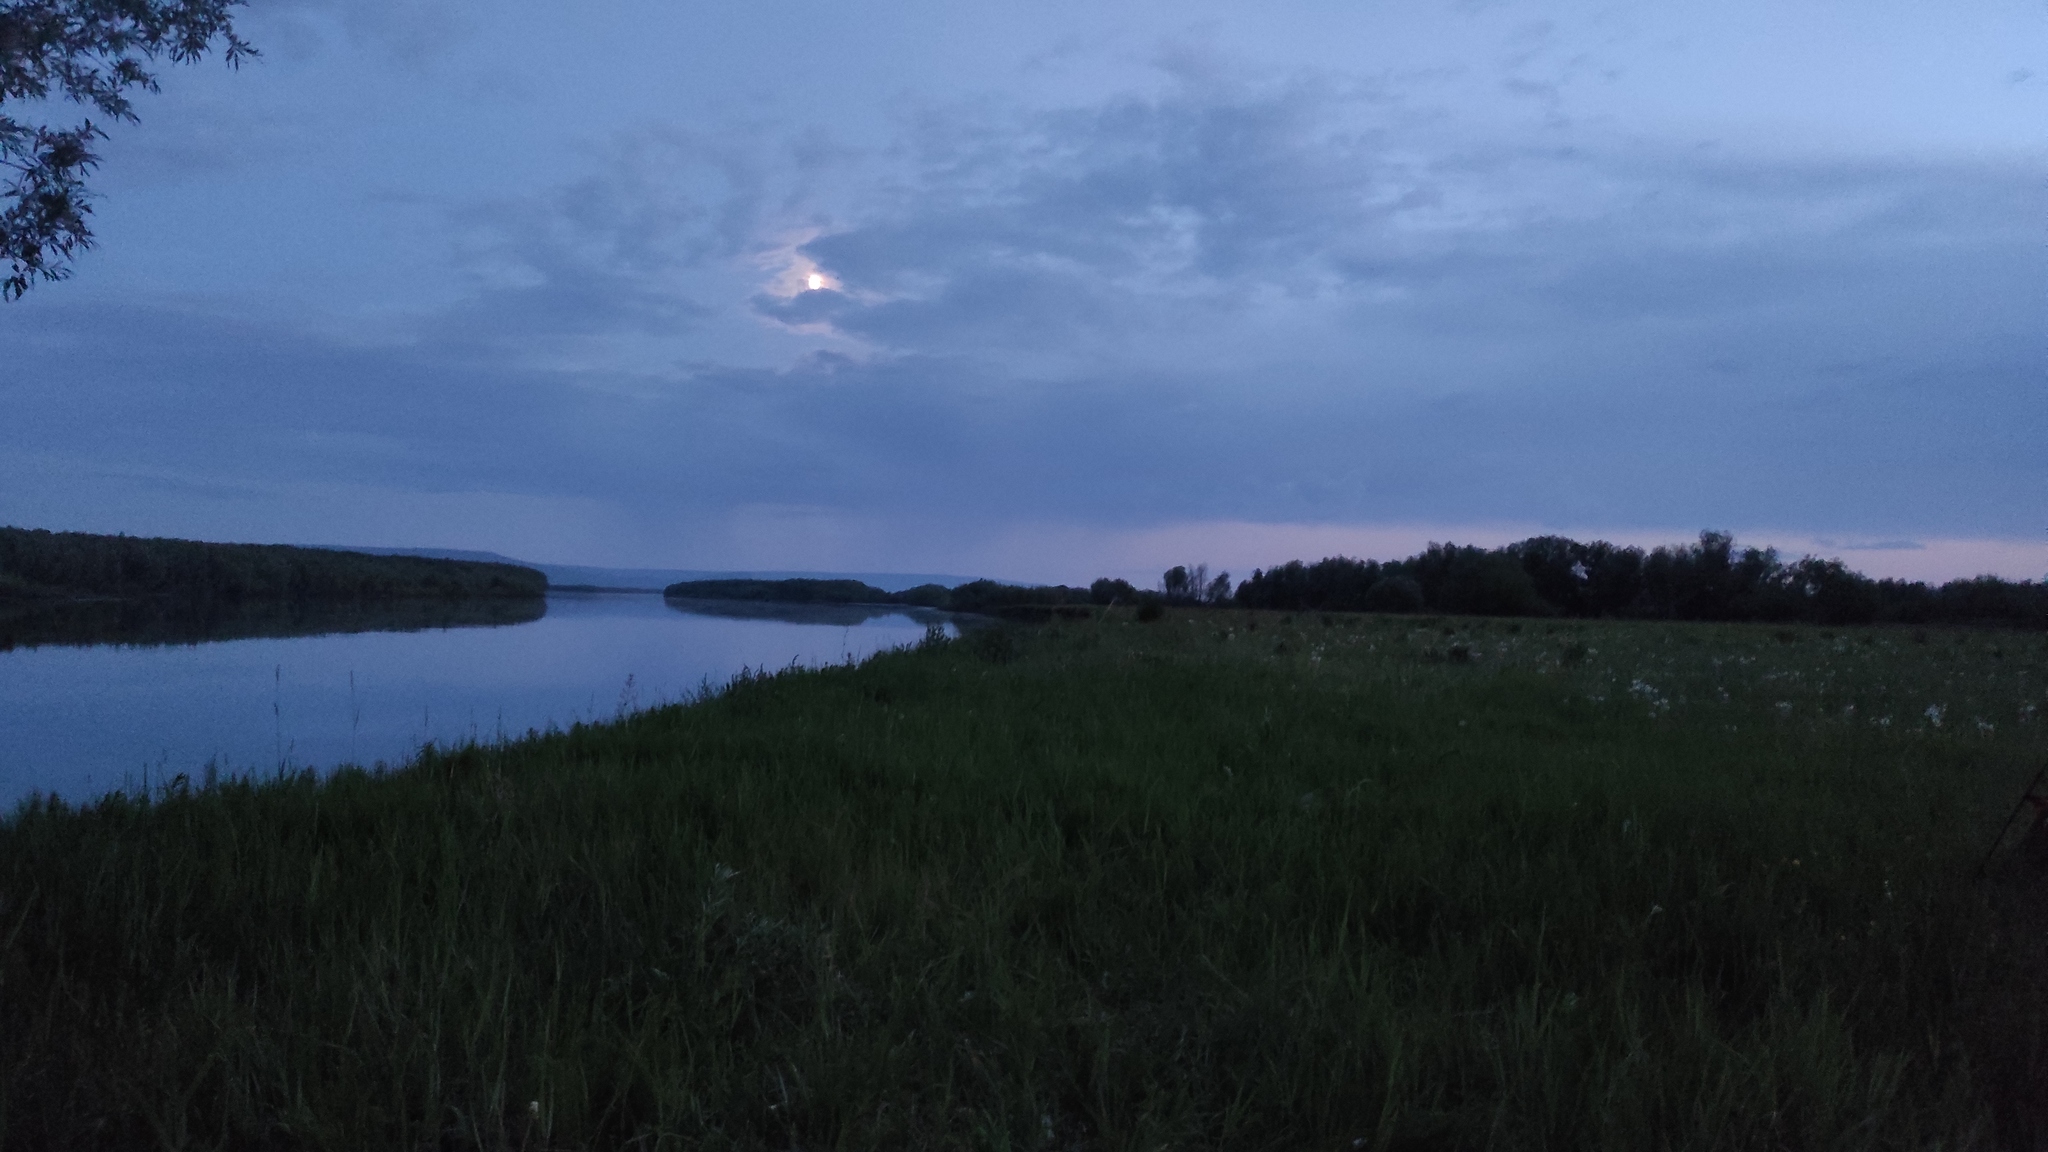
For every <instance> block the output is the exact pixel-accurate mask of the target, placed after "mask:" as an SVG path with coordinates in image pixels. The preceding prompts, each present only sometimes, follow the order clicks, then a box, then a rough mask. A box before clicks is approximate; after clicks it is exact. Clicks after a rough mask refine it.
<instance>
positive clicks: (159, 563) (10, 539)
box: [0, 528, 548, 609]
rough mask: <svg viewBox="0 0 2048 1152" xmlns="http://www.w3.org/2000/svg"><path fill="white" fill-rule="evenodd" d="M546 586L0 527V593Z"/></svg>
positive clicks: (59, 596) (482, 593)
mask: <svg viewBox="0 0 2048 1152" xmlns="http://www.w3.org/2000/svg"><path fill="white" fill-rule="evenodd" d="M547 587H548V581H547V577H546V576H544V575H542V574H541V573H539V572H536V571H534V570H533V569H531V568H521V567H519V566H517V565H513V564H486V563H477V562H474V561H467V560H429V559H425V558H423V557H418V556H370V555H366V554H364V553H361V552H342V551H338V550H334V549H328V548H295V547H291V546H288V545H283V544H208V543H203V542H200V541H197V540H169V539H159V538H149V537H138V536H101V535H95V534H91V533H85V532H49V531H45V530H43V529H27V528H0V601H10V602H21V601H34V600H65V599H72V600H75V599H80V598H114V599H149V600H158V601H164V602H169V603H175V604H178V605H182V606H187V607H191V608H193V609H201V608H205V607H207V606H212V605H233V604H241V603H245V602H258V601H270V602H286V603H313V602H326V603H338V602H348V601H353V602H368V601H380V600H462V599H471V598H504V597H538V596H543V595H545V594H546V593H547Z"/></svg>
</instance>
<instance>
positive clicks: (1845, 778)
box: [0, 611, 2048, 1152]
mask: <svg viewBox="0 0 2048 1152" xmlns="http://www.w3.org/2000/svg"><path fill="white" fill-rule="evenodd" d="M2044 688H2048V643H2044V639H2043V637H2042V636H2041V635H2039V634H2021V633H2011V632H1973V631H1954V632H1940V631H1937V632H1931V633H1924V632H1923V633H1914V632H1909V631H1905V630H1885V629H1868V630H1851V631H1835V632H1829V631H1825V630H1820V629H1814V628H1804V627H1802V628H1792V629H1777V628H1770V627H1763V626H1713V625H1658V624H1640V623H1572V624H1547V623H1541V622H1535V623H1531V622H1521V623H1513V622H1501V621H1493V622H1487V621H1475V620H1464V619H1442V620H1418V619H1416V618H1412V617H1360V616H1335V617H1318V616H1310V615H1299V616H1293V617H1282V616H1279V615H1276V614H1270V613H1269V614H1257V615H1254V614H1250V613H1242V612H1222V611H1218V612H1208V613H1189V614H1180V613H1169V614H1168V615H1167V616H1166V617H1165V618H1164V619H1163V620H1159V621H1156V622H1153V623H1147V624H1140V623H1137V622H1135V621H1133V620H1132V619H1131V618H1130V617H1129V616H1128V615H1122V614H1112V615H1110V616H1108V617H1106V618H1102V619H1097V620H1089V621H1084V622H1064V623H1059V624H1055V625H1051V626H1047V627H1044V628H1038V629H1033V630H1010V629H1004V630H990V631H985V632H978V633H971V634H970V635H969V636H968V637H967V638H965V639H963V640H959V641H954V642H950V643H944V642H934V643H928V644H926V645H924V646H922V647H920V648H919V649H917V650H915V651H903V652H898V653H893V654H888V655H884V656H881V657H878V658H876V659H873V660H871V661H869V662H868V663H866V664H864V665H862V666H860V667H858V668H834V669H826V670H819V671H808V672H791V673H786V674H780V675H772V676H766V677H755V678H743V679H741V680H739V681H737V682H735V683H734V684H733V685H732V686H731V687H730V688H729V689H728V690H726V691H725V692H723V693H722V694H720V695H718V696H716V697H715V698H711V699H708V700H705V701H701V702H698V703H695V704H693V705H690V706H687V707H673V708H664V709H658V710H655V711H651V712H647V713H642V714H639V715H637V716H633V717H631V718H629V719H626V720H624V721H622V722H620V723H617V724H611V725H603V726H594V727H583V728H578V729H575V730H572V731H570V732H568V733H561V734H553V735H548V736H544V737H540V738H534V739H528V740H524V741H519V742H516V743H512V744H508V745H505V746H502V747H479V748H468V749H463V750H460V751H457V752H450V753H428V754H425V755H423V756H422V757H421V758H420V759H419V760H418V761H417V762H416V763H414V764H412V765H410V766H409V767H407V768H406V769H404V770H402V771H398V772H395V773H391V774H388V775H373V774H370V773H365V772H361V771H343V772H341V773H339V774H337V775H335V776H333V777H331V778H329V779H327V780H325V781H319V782H316V781H314V780H312V779H310V778H305V777H295V778H290V779H283V780H277V781H270V782H264V783H256V784H252V783H246V782H222V783H216V784H213V785H210V786H207V787H204V788H194V789H191V790H189V791H176V792H169V793H164V794H160V795H158V796H156V797H153V798H151V799H149V800H147V801H143V800H129V799H120V798H114V799H108V800H105V801H103V802H100V803H97V804H93V805H87V806H83V807H76V808H73V807H66V806H63V805H57V804H50V805H40V806H29V807H26V808H24V809H22V810H21V811H19V812H18V813H16V815H14V816H13V817H12V818H11V819H10V820H9V821H7V822H6V823H5V824H4V825H0V1124H4V1130H0V1147H4V1148H8V1149H13V1148H59V1147H123V1148H126V1147H144V1146H151V1147H163V1148H182V1147H230V1148H302V1147H303V1148H338V1149H341V1148H346V1149H357V1148H372V1147H374V1148H472V1147H476V1148H521V1149H540V1148H550V1149H556V1148H621V1147H634V1148H649V1149H652V1148H693V1149H694V1148H774V1149H786V1148H804V1149H816V1148H905V1147H962V1148H991V1149H1080V1148H1086V1149H1131V1150H1138V1149H1144V1150H1147V1152H1150V1150H1153V1149H1158V1148H1162V1147H1166V1148H1232V1149H1240V1148H1241V1149H1297V1148H1323V1149H1352V1148H1370V1149H1400V1148H1408V1149H1424V1148H1441V1149H1451V1148H1550V1149H1582V1148H1587V1149H1591V1148H1614V1149H1653V1148H1670V1149H1679V1148H1685V1149H1694V1148H1697V1149H1707V1148H1717V1149H1718V1148H1728V1149H1735V1148H1773V1149H1775V1148H1829V1149H1861V1148H1994V1147H2014V1148H2020V1147H2036V1146H2039V1145H2040V1143H2041V1142H2042V1140H2043V1139H2044V1136H2048V1126H2044V1120H2048V1112H2044V1108H2048V1102H2044V1099H2043V1095H2044V1093H2043V1089H2044V1084H2048V1077H2044V1073H2048V1056H2044V1053H2043V1052H2042V1048H2041V1046H2042V1042H2043V1039H2044V1037H2048V1009H2044V997H2048V982H2044V980H2043V974H2044V973H2048V965H2044V963H2043V948H2044V942H2048V936H2044V931H2043V929H2044V920H2043V917H2042V915H2041V907H2040V904H2041V901H2042V900H2043V898H2044V894H2043V892H2042V890H2041V887H2040V885H2039V884H2038V883H2037V882H2036V881H2035V880H2033V879H2032V878H2030V877H2028V876H2026V875H2022V874H2020V873H2019V871H2018V870H2017V869H2016V868H2015V867H2013V866H2011V865H2009V864H2003V863H2002V864H2001V865H2000V866H1999V867H1998V868H1995V869H1994V872H1993V876H1992V878H1991V879H1988V880H1986V879H1979V878H1978V877H1977V876H1976V875H1975V868H1976V865H1977V863H1978V860H1979V858H1980V857H1981V856H1982V854H1983V852H1984V849H1985V846H1986V841H1987V839H1988V838H1989V836H1990V834H1991V833H1992V832H1993V831H1995V829H1996V826H1997V820H1998V819H2000V818H2002V817H2003V816H2004V815H2005V812H2006V810H2007V806H2009V805H2010V804H2011V803H2012V801H2013V798H2014V797H2015V796H2016V795H2017V794H2018V792H2019V790H2020V788H2021V787H2023V786H2024V785H2025V783H2026V781H2027V779H2028V778H2029V777H2030V776H2031V775H2032V773H2033V771H2034V769H2035V768H2036V767H2037V765H2038V763H2039V761H2040V747H2039V741H2038V739H2037V733H2038V730H2039V728H2038V724H2039V722H2038V720H2037V719H2036V716H2037V710H2038V709H2039V708H2040V707H2041V706H2042V705H2043V704H2044V703H2048V698H2044V696H2043V690H2044Z"/></svg>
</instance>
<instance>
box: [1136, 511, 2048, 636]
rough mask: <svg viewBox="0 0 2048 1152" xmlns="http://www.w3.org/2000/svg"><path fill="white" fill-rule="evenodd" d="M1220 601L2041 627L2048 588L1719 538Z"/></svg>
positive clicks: (1527, 544)
mask: <svg viewBox="0 0 2048 1152" xmlns="http://www.w3.org/2000/svg"><path fill="white" fill-rule="evenodd" d="M1168 575H1169V581H1168V583H1171V579H1170V578H1171V575H1172V574H1171V573H1169V574H1168ZM1097 583H1098V585H1099V584H1100V583H1101V582H1100V581H1098V582H1097ZM1162 595H1165V594H1164V593H1162ZM1180 599H1183V600H1193V599H1195V597H1193V596H1191V595H1189V594H1188V593H1186V592H1184V593H1183V595H1182V596H1181V597H1180ZM1228 602H1230V603H1234V604H1237V605H1241V606H1244V607H1251V608H1279V609H1288V610H1295V611H1302V610H1312V611H1330V612H1343V611H1366V612H1441V613H1456V614H1466V615H1477V616H1573V617H1599V616H1611V617H1628V618H1635V619H1655V620H1756V621H1787V622H1791V621H1803V622H1808V623H1815V624H1865V623H1875V622H1884V621H1889V622H1896V623H1902V624H1935V623H1955V624H1963V623H1984V624H2006V625H2021V626H2028V627H2037V628H2038V627H2043V626H2048V584H2042V583H2039V582H2036V581H2032V580H2022V581H2008V580H2001V579H1999V578H1997V577H1995V576H1978V577H1975V578H1973V579H1968V580H1952V581H1950V582H1948V583H1946V584H1942V585H1940V586H1938V587H1937V586H1930V585H1928V584H1924V583H1921V582H1919V581H1906V580H1873V579H1871V578H1870V577H1868V576H1864V575H1862V574H1860V573H1857V572H1853V571H1851V570H1850V569H1849V568H1848V567H1847V566H1845V565H1844V564H1843V563H1842V562H1841V561H1840V560H1821V559H1817V558H1815V557H1811V556H1808V557H1804V558H1802V559H1799V560H1793V561H1789V562H1788V561H1786V560H1784V559H1783V558H1782V557H1780V556H1779V555H1778V553H1777V551H1776V550H1775V549H1770V548H1761V549H1760V548H1737V547H1736V545H1735V541H1734V539H1733V537H1731V536H1729V535H1728V534H1727V533H1725V532H1702V533H1700V538H1699V541H1698V542H1697V543H1694V544H1683V545H1677V546H1672V547H1661V548H1654V549H1651V550H1650V551H1647V552H1645V551H1644V550H1642V549H1641V548H1625V547H1622V546H1620V545H1616V544H1609V543H1607V542H1605V541H1594V542H1593V543H1591V544H1583V543H1580V542H1579V541H1577V540H1570V539H1567V538H1565V537H1562V536H1537V537H1533V538H1531V539H1528V540H1524V541H1522V542H1520V543H1518V544H1510V545H1508V546H1506V547H1504V548H1496V549H1492V550H1487V549H1482V548H1474V547H1458V546H1456V545H1450V544H1432V545H1430V547H1429V548H1428V550H1426V551H1424V552H1422V553H1420V554H1418V555H1415V556H1411V557H1409V558H1408V559H1406V560H1393V561H1386V562H1381V561H1374V560H1350V559H1345V558H1343V557H1333V558H1331V559H1327V560H1319V561H1317V562H1316V563H1314V564H1304V563H1302V562H1300V561H1298V560H1296V561H1292V562H1289V563H1286V564H1282V565H1280V566H1279V567H1277V568H1271V569H1267V570H1265V571H1255V572H1253V573H1252V576H1251V579H1249V580H1246V581H1245V582H1244V583H1243V584H1241V585H1239V586H1238V587H1237V589H1236V590H1235V592H1234V594H1231V595H1229V597H1228Z"/></svg>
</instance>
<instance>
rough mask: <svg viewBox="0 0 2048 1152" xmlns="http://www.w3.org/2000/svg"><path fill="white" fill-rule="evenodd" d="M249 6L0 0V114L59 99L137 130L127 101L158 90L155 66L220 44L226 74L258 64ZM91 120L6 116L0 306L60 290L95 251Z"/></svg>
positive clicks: (201, 1)
mask: <svg viewBox="0 0 2048 1152" xmlns="http://www.w3.org/2000/svg"><path fill="white" fill-rule="evenodd" d="M242 3H243V0H0V107H4V106H5V105H7V104H8V103H9V102H14V103H17V104H18V103H20V102H22V101H30V102H37V103H41V102H45V101H54V100H55V99H56V98H58V97H62V98H63V99H65V100H68V101H70V102H72V103H74V104H83V105H86V106H88V107H90V108H92V109H94V110H97V111H98V112H99V114H100V115H102V116H105V117H108V118H110V119H114V120H127V121H131V122H132V121H134V120H135V119H136V115H135V109H134V106H133V105H132V104H131V103H130V102H129V99H128V94H129V93H130V92H132V91H134V90H137V89H140V90H142V91H145V92H154V91H156V90H157V83H156V76H155V74H154V73H152V72H150V71H149V67H148V66H149V65H150V64H151V62H153V61H156V60H160V59H166V58H168V59H169V60H170V61H171V62H172V63H174V64H186V63H191V62H193V61H196V60H198V59H200V58H201V57H203V56H205V55H206V53H207V52H208V51H210V50H212V49H213V48H214V47H215V45H216V44H218V45H219V46H220V48H221V55H222V57H223V58H224V59H225V60H226V61H227V63H228V64H229V65H230V66H235V65H239V64H240V63H241V62H242V60H243V59H244V58H245V57H251V56H254V55H255V54H256V50H255V49H253V48H251V47H250V46H249V44H248V42H247V41H244V40H243V39H242V38H241V37H240V36H237V35H236V34H235V28H234V21H233V17H232V10H233V9H234V8H237V7H239V6H240V5H241V4H242ZM105 138H106V133H105V132H104V131H102V130H101V129H100V126H99V125H97V124H95V123H93V121H92V120H91V119H90V118H86V119H81V120H80V121H79V122H78V123H77V124H75V125H70V126H52V125H50V124H47V123H34V122H30V121H26V120H17V119H15V118H14V117H13V116H11V115H8V114H6V113H4V112H0V166H4V167H6V168H8V169H11V170H12V171H13V174H14V175H13V179H12V180H11V181H10V182H9V183H8V184H7V186H6V188H5V189H4V190H0V258H4V259H5V260H6V261H7V263H8V265H9V267H8V274H7V276H6V277H5V278H0V299H7V300H14V299H19V298H20V297H21V295H22V294H23V293H25V292H27V291H28V289H29V285H31V284H33V283H35V282H36V281H38V280H62V279H64V278H65V277H66V276H68V275H70V269H69V268H68V267H67V264H68V262H69V261H70V259H71V257H72V254H73V253H74V252H76V251H78V250H80V249H84V248H90V247H92V229H91V228H90V227H88V226H87V223H86V217H87V216H89V215H91V214H92V203H91V196H90V194H89V193H88V191H87V190H86V187H85V177H86V176H87V175H89V174H90V173H91V172H92V170H93V169H94V168H96V167H98V165H99V156H98V155H97V154H96V153H95V152H94V151H93V142H94V141H96V140H102V139H105Z"/></svg>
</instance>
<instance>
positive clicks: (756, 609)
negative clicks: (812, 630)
mask: <svg viewBox="0 0 2048 1152" xmlns="http://www.w3.org/2000/svg"><path fill="white" fill-rule="evenodd" d="M662 603H664V604H667V605H668V606H669V607H670V608H671V609H673V610H675V611H677V612H681V613H683V614H685V615H688V616H723V617H725V618H727V619H731V620H779V621H782V622H783V623H785V624H833V625H838V626H840V627H850V626H852V625H855V624H865V623H867V622H868V621H870V620H879V619H881V618H882V617H884V616H901V617H903V618H905V619H906V620H910V621H912V622H913V623H917V624H944V623H945V622H946V621H948V620H951V619H953V617H952V616H951V614H949V613H945V612H940V611H937V610H935V609H931V608H915V607H912V606H910V605H908V604H792V603H785V602H781V601H770V600H685V599H682V598H680V597H675V596H669V597H664V598H663V599H662Z"/></svg>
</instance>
